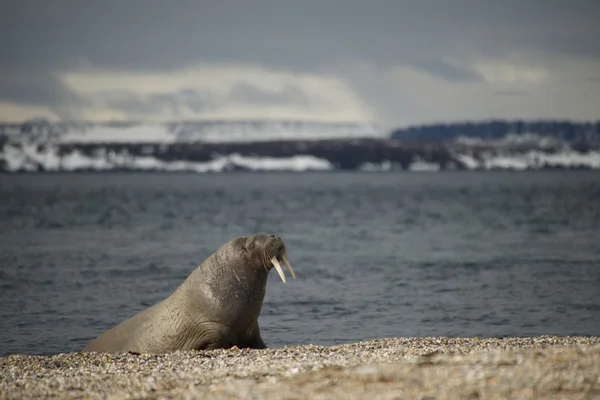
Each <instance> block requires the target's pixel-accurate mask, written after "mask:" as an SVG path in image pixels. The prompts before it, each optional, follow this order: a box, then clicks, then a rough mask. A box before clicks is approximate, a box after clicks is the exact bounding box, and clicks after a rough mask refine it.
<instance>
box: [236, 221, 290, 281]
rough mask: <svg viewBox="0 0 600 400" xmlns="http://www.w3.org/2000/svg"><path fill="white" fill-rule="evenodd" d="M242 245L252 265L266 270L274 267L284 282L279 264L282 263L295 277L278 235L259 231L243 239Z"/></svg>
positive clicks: (283, 244)
mask: <svg viewBox="0 0 600 400" xmlns="http://www.w3.org/2000/svg"><path fill="white" fill-rule="evenodd" d="M243 247H244V251H245V252H246V253H247V255H248V257H250V263H251V264H252V265H257V266H262V267H264V268H265V270H266V271H267V272H268V271H270V270H271V269H272V268H275V270H276V271H277V273H278V274H279V277H280V278H281V280H282V281H283V282H284V283H285V282H286V280H285V275H284V274H283V269H282V268H281V264H280V263H283V264H284V265H285V266H286V267H287V269H288V271H290V274H292V277H293V278H294V279H296V274H295V273H294V270H293V269H292V266H291V265H290V263H289V262H288V260H287V258H286V257H285V255H286V247H285V243H283V240H282V239H281V238H280V237H278V236H275V235H273V234H266V233H259V234H257V235H252V236H248V237H247V238H246V240H245V241H244V244H243Z"/></svg>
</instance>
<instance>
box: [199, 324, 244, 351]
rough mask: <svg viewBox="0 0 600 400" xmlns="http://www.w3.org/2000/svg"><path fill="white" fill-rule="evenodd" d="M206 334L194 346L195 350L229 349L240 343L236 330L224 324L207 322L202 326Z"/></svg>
mask: <svg viewBox="0 0 600 400" xmlns="http://www.w3.org/2000/svg"><path fill="white" fill-rule="evenodd" d="M202 329H203V331H204V334H203V335H202V337H201V338H200V340H199V341H198V342H197V343H196V345H195V346H194V350H215V349H229V348H231V347H233V346H236V345H237V344H238V338H237V335H236V334H235V332H234V331H233V330H232V329H231V328H229V327H227V326H225V325H222V324H218V323H215V322H209V323H205V324H203V326H202Z"/></svg>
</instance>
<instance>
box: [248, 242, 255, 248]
mask: <svg viewBox="0 0 600 400" xmlns="http://www.w3.org/2000/svg"><path fill="white" fill-rule="evenodd" d="M248 248H249V249H250V250H252V249H253V248H254V241H252V242H250V244H249V245H248Z"/></svg>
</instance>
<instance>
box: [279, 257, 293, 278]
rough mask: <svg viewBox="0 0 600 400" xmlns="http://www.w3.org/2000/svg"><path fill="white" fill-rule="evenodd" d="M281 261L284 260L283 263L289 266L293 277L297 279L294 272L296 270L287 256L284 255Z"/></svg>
mask: <svg viewBox="0 0 600 400" xmlns="http://www.w3.org/2000/svg"><path fill="white" fill-rule="evenodd" d="M281 261H283V263H284V264H285V266H286V267H287V269H288V271H290V274H292V278H294V279H296V274H295V273H294V270H293V269H292V266H291V265H290V262H289V261H288V260H287V258H285V256H283V257H281Z"/></svg>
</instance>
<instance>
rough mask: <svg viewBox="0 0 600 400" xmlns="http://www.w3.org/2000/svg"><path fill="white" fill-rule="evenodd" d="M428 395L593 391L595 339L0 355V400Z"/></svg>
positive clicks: (598, 380) (597, 358)
mask: <svg viewBox="0 0 600 400" xmlns="http://www.w3.org/2000/svg"><path fill="white" fill-rule="evenodd" d="M428 396H429V397H430V398H436V399H442V398H444V399H454V398H456V399H459V398H460V399H464V398H485V399H494V398H504V397H508V398H514V397H518V398H546V397H551V398H570V399H571V398H582V399H584V398H594V397H597V396H600V337H597V336H592V337H589V336H586V337H582V336H537V337H507V338H502V339H499V338H446V337H424V338H384V339H375V340H368V341H362V342H356V343H352V344H342V345H335V346H314V345H301V346H287V347H283V348H271V349H264V350H248V349H243V350H239V349H228V350H212V351H191V352H175V353H170V354H164V355H149V354H142V355H134V354H99V353H79V352H75V353H65V354H57V355H52V356H35V355H10V356H6V357H0V399H13V398H19V399H25V398H61V399H65V398H82V397H85V398H90V399H96V398H98V399H99V398H110V399H124V398H142V397H143V398H153V399H154V398H156V399H158V398H161V399H163V398H164V399H166V398H177V399H178V398H203V397H208V398H211V399H221V398H222V399H230V398H260V399H264V398H269V399H271V398H288V399H292V398H293V399H305V398H306V399H308V398H311V399H318V398H346V399H355V398H356V399H358V398H369V399H370V400H374V399H392V398H419V399H421V398H427V397H428Z"/></svg>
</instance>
